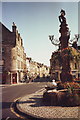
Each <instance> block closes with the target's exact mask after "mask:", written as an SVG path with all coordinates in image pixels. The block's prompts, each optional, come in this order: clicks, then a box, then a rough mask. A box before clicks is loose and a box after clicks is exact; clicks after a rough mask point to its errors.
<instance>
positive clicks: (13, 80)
mask: <svg viewBox="0 0 80 120" xmlns="http://www.w3.org/2000/svg"><path fill="white" fill-rule="evenodd" d="M12 83H13V84H16V83H17V73H13V74H12Z"/></svg>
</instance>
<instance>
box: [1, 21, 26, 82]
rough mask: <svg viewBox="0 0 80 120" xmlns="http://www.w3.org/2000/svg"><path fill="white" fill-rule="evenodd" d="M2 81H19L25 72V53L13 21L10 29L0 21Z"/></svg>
mask: <svg viewBox="0 0 80 120" xmlns="http://www.w3.org/2000/svg"><path fill="white" fill-rule="evenodd" d="M0 24H1V25H2V47H1V48H0V53H1V54H2V60H0V61H2V62H1V63H2V64H1V66H2V83H6V84H14V83H19V82H20V80H21V79H23V76H24V75H25V74H26V53H25V52H24V47H23V40H22V38H21V36H20V33H18V30H17V26H16V25H15V24H14V23H13V25H12V31H10V30H9V29H7V28H6V27H5V26H4V25H3V24H2V23H0Z"/></svg>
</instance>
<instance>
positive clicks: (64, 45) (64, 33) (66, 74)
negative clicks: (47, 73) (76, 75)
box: [59, 10, 72, 82]
mask: <svg viewBox="0 0 80 120" xmlns="http://www.w3.org/2000/svg"><path fill="white" fill-rule="evenodd" d="M64 16H65V11H64V10H61V15H60V16H59V21H60V23H61V25H60V30H59V32H60V34H61V36H60V38H59V40H60V49H61V57H62V72H61V74H60V79H61V81H62V82H67V81H72V75H71V74H70V70H71V68H70V57H69V54H68V47H69V46H68V43H69V38H70V34H69V28H68V27H67V26H68V25H67V24H66V18H65V17H64Z"/></svg>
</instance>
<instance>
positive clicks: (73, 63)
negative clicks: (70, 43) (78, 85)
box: [50, 47, 80, 80]
mask: <svg viewBox="0 0 80 120" xmlns="http://www.w3.org/2000/svg"><path fill="white" fill-rule="evenodd" d="M69 49H70V50H71V56H72V59H71V60H70V68H71V74H72V76H73V79H78V80H79V79H80V50H79V49H77V50H76V49H75V48H73V47H69ZM61 71H62V61H61V58H60V51H59V50H58V51H56V52H53V53H52V56H51V59H50V77H51V79H55V80H60V74H61Z"/></svg>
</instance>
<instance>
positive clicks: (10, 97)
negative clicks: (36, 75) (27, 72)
mask: <svg viewBox="0 0 80 120" xmlns="http://www.w3.org/2000/svg"><path fill="white" fill-rule="evenodd" d="M46 84H47V83H46V82H41V83H39V82H38V83H37V82H35V83H34V82H31V83H26V84H22V85H13V86H7V87H4V88H2V118H4V119H6V118H7V120H8V118H18V117H17V116H16V115H15V114H14V113H13V112H12V111H11V109H10V107H11V104H12V103H13V102H14V100H15V99H17V98H19V97H22V96H24V95H29V94H32V93H34V92H36V91H38V90H40V89H42V88H44V86H45V85H46Z"/></svg>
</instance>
